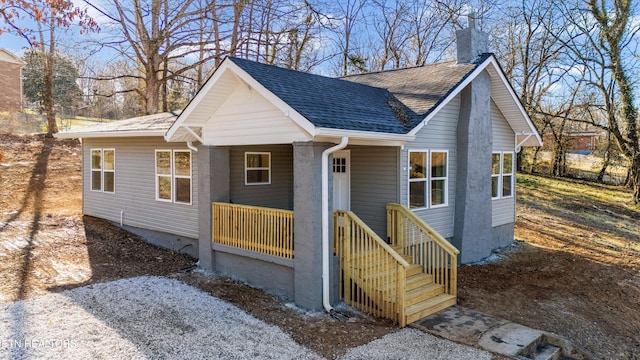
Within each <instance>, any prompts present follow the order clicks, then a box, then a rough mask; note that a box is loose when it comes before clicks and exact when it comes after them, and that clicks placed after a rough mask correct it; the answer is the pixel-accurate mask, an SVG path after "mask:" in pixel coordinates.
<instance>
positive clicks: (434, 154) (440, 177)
mask: <svg viewBox="0 0 640 360" xmlns="http://www.w3.org/2000/svg"><path fill="white" fill-rule="evenodd" d="M448 154H449V153H448V152H447V151H410V152H409V207H410V208H415V209H419V208H436V207H442V206H447V198H448V179H447V168H448Z"/></svg>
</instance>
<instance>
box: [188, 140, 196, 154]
mask: <svg viewBox="0 0 640 360" xmlns="http://www.w3.org/2000/svg"><path fill="white" fill-rule="evenodd" d="M187 147H188V148H189V149H191V150H193V151H194V152H198V148H197V147H195V146H193V144H192V143H191V141H187Z"/></svg>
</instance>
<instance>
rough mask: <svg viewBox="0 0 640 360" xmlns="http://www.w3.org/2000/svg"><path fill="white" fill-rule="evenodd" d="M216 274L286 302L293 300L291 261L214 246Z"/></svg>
mask: <svg viewBox="0 0 640 360" xmlns="http://www.w3.org/2000/svg"><path fill="white" fill-rule="evenodd" d="M213 250H214V252H213V254H214V255H213V256H214V257H215V258H214V263H215V264H216V272H219V273H220V274H222V275H225V276H228V277H229V278H232V279H236V280H241V281H245V282H247V283H249V284H251V285H252V286H255V287H257V288H259V289H262V290H264V291H265V292H267V293H269V294H273V295H276V296H278V297H280V298H283V299H286V300H293V299H294V288H293V260H289V259H283V258H280V257H277V256H270V255H266V254H259V253H255V252H252V251H246V250H242V249H237V248H233V247H229V246H224V245H218V244H215V245H214V246H213Z"/></svg>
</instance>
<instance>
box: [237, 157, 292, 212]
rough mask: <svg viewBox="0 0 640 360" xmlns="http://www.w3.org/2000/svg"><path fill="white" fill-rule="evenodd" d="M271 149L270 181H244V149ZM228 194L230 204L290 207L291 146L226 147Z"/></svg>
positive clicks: (288, 208) (289, 208) (290, 208)
mask: <svg viewBox="0 0 640 360" xmlns="http://www.w3.org/2000/svg"><path fill="white" fill-rule="evenodd" d="M246 151H249V152H270V153H271V184H269V185H245V177H244V176H245V175H244V153H245V152H246ZM229 156H230V167H231V169H230V181H231V183H230V198H231V201H232V202H233V203H234V204H244V205H253V206H264V207H270V208H276V209H285V210H293V147H292V146H291V145H256V146H234V147H232V148H231V150H230V154H229Z"/></svg>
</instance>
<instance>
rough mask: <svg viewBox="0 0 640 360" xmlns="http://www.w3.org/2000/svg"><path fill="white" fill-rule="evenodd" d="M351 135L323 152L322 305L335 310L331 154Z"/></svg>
mask: <svg viewBox="0 0 640 360" xmlns="http://www.w3.org/2000/svg"><path fill="white" fill-rule="evenodd" d="M348 143H349V137H348V136H343V137H342V140H340V143H339V144H338V145H336V146H333V147H330V148H328V149H326V150H325V151H323V152H322V305H324V309H325V310H327V312H329V313H331V312H333V307H332V306H331V300H330V299H329V286H330V281H329V252H330V250H331V249H329V155H331V154H333V153H334V152H336V151H338V150H342V149H344V148H345V147H347V144H348Z"/></svg>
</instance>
